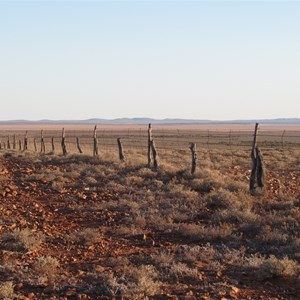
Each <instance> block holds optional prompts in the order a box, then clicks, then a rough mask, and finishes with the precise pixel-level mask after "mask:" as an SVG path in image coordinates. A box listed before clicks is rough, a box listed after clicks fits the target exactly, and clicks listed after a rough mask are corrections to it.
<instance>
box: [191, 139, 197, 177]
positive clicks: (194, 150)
mask: <svg viewBox="0 0 300 300" xmlns="http://www.w3.org/2000/svg"><path fill="white" fill-rule="evenodd" d="M190 150H191V153H192V169H191V173H192V174H194V173H195V171H196V166H197V153H196V144H195V143H191V144H190Z"/></svg>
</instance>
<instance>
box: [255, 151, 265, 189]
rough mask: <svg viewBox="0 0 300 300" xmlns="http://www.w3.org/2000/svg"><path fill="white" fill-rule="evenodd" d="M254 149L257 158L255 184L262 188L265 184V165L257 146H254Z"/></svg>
mask: <svg viewBox="0 0 300 300" xmlns="http://www.w3.org/2000/svg"><path fill="white" fill-rule="evenodd" d="M255 150H256V160H257V165H256V168H257V171H256V178H257V179H256V180H257V186H258V187H260V188H263V187H264V186H265V167H264V163H263V157H262V154H261V152H260V149H259V148H258V147H256V148H255Z"/></svg>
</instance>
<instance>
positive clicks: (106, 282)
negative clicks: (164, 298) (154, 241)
mask: <svg viewBox="0 0 300 300" xmlns="http://www.w3.org/2000/svg"><path fill="white" fill-rule="evenodd" d="M157 276H158V274H157V272H156V270H155V268H154V267H153V266H150V265H141V266H139V267H136V266H132V265H129V266H127V267H126V268H124V273H123V274H122V275H113V274H111V273H110V274H101V280H102V285H103V288H104V290H105V291H106V293H107V294H108V295H109V296H111V297H114V296H122V297H125V298H126V299H127V298H128V299H134V300H139V299H143V300H146V299H149V296H153V295H156V294H158V293H159V291H160V282H159V281H157V280H156V278H157Z"/></svg>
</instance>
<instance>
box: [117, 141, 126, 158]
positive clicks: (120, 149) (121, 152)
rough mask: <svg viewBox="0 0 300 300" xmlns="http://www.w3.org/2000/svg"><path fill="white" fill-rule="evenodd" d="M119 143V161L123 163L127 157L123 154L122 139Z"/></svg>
mask: <svg viewBox="0 0 300 300" xmlns="http://www.w3.org/2000/svg"><path fill="white" fill-rule="evenodd" d="M117 142H118V148H119V159H120V160H121V161H124V160H125V156H124V154H123V146H122V142H121V138H118V139H117Z"/></svg>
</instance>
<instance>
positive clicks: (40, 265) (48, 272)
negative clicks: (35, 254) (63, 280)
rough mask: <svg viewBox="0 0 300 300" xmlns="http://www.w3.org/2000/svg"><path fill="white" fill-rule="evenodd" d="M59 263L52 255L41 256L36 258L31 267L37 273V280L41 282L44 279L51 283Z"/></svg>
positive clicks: (57, 270) (55, 275)
mask: <svg viewBox="0 0 300 300" xmlns="http://www.w3.org/2000/svg"><path fill="white" fill-rule="evenodd" d="M59 267H60V263H59V261H58V260H57V259H56V258H55V257H52V256H43V257H40V258H38V259H37V260H36V261H35V262H34V264H33V266H32V268H33V270H34V271H35V272H36V274H37V275H38V278H39V281H40V282H41V283H42V282H43V281H44V280H45V281H46V282H48V283H50V284H53V283H54V281H55V279H56V277H57V274H58V272H59Z"/></svg>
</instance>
